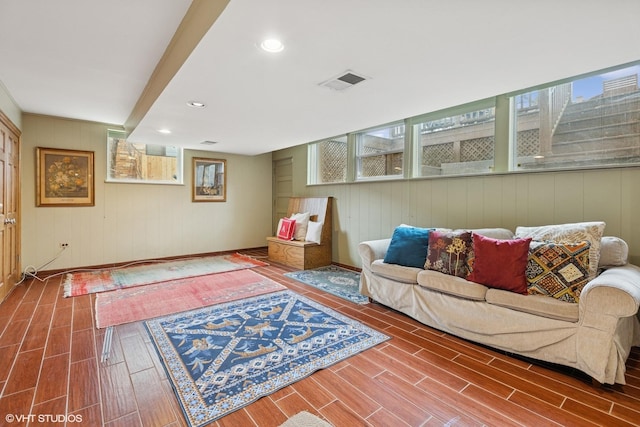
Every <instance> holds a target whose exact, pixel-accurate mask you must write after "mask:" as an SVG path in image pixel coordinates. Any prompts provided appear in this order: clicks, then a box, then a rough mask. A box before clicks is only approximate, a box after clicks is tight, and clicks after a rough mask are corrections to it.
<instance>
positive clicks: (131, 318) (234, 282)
mask: <svg viewBox="0 0 640 427" xmlns="http://www.w3.org/2000/svg"><path fill="white" fill-rule="evenodd" d="M284 289H286V287H284V286H283V285H281V284H280V283H277V282H275V281H273V280H271V279H268V278H266V277H264V276H262V275H260V274H258V273H256V272H254V271H251V270H249V269H245V270H237V271H227V272H224V273H216V274H208V275H206V276H197V277H189V278H186V279H178V280H170V281H168V282H160V283H153V284H150V285H145V286H136V287H134V288H125V289H118V290H115V291H109V292H101V293H99V294H97V295H96V326H97V327H98V328H106V327H108V326H115V325H121V324H123V323H130V322H136V321H139V320H147V319H152V318H154V317H159V316H166V315H168V314H173V313H178V312H181V311H187V310H193V309H196V308H200V307H207V306H210V305H214V304H220V303H223V302H228V301H235V300H239V299H242V298H247V297H251V296H255V295H260V294H265V293H268V292H276V291H281V290H284Z"/></svg>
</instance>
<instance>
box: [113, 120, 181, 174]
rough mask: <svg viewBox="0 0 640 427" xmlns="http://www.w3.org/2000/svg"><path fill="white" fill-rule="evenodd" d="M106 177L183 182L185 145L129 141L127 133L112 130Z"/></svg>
mask: <svg viewBox="0 0 640 427" xmlns="http://www.w3.org/2000/svg"><path fill="white" fill-rule="evenodd" d="M106 180H107V181H108V182H130V183H149V184H182V182H183V178H182V148H178V147H172V146H164V145H152V144H138V143H134V142H129V141H127V139H126V134H125V133H124V132H122V131H115V130H109V131H108V132H107V179H106Z"/></svg>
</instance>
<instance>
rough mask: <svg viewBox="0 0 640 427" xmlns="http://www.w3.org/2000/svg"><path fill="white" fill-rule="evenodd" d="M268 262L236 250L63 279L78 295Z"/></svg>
mask: <svg viewBox="0 0 640 427" xmlns="http://www.w3.org/2000/svg"><path fill="white" fill-rule="evenodd" d="M265 265H268V264H266V263H264V262H262V261H258V260H256V259H253V258H250V257H248V256H245V255H241V254H238V253H236V254H228V255H215V256H208V257H196V258H189V259H178V260H174V261H166V262H155V263H148V264H140V265H136V266H133V267H124V268H110V269H103V270H94V271H86V272H80V273H69V274H67V277H66V279H65V281H64V296H65V297H75V296H78V295H86V294H92V293H96V292H104V291H113V290H115V289H122V288H129V287H133V286H141V285H148V284H150V283H159V282H166V281H168V280H175V279H183V278H186V277H195V276H204V275H206V274H213V273H222V272H224V271H233V270H242V269H245V268H253V267H262V266H265Z"/></svg>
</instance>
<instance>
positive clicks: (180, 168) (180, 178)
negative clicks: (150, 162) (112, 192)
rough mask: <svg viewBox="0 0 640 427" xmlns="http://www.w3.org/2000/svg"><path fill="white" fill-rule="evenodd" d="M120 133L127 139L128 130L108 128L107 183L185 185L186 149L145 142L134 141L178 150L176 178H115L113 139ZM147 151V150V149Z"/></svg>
mask: <svg viewBox="0 0 640 427" xmlns="http://www.w3.org/2000/svg"><path fill="white" fill-rule="evenodd" d="M116 134H120V135H121V136H123V137H124V139H125V140H126V134H127V133H126V132H125V131H122V130H117V129H108V130H107V141H106V154H107V155H106V156H105V157H106V163H107V170H106V177H105V182H106V183H118V184H161V185H184V149H183V148H182V147H178V146H168V145H163V144H143V143H133V144H136V145H144V146H145V148H146V146H153V147H156V146H162V147H164V148H165V151H166V148H169V147H170V148H172V149H175V150H176V156H175V157H176V179H174V180H159V179H133V178H115V177H112V176H111V170H112V169H111V168H112V159H111V150H112V149H111V144H113V140H114V139H115V135H116ZM145 151H146V150H145ZM165 157H173V156H165Z"/></svg>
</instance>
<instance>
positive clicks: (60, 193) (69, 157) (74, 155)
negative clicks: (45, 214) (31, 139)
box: [36, 147, 95, 206]
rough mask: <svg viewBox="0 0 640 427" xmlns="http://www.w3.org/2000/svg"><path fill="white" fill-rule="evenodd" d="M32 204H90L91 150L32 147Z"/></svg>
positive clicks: (91, 187) (92, 201) (91, 183)
mask: <svg viewBox="0 0 640 427" xmlns="http://www.w3.org/2000/svg"><path fill="white" fill-rule="evenodd" d="M36 174H37V176H36V206H94V205H95V195H94V190H95V184H94V176H93V151H78V150H63V149H60V148H42V147H37V148H36Z"/></svg>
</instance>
